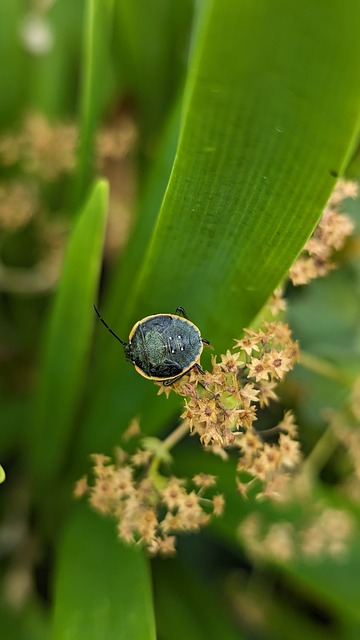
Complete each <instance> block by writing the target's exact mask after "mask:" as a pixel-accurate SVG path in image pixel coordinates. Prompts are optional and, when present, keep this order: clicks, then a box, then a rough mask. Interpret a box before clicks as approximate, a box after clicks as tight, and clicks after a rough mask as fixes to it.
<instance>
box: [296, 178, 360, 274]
mask: <svg viewBox="0 0 360 640" xmlns="http://www.w3.org/2000/svg"><path fill="white" fill-rule="evenodd" d="M357 195H358V184H357V183H356V182H351V181H349V180H339V182H338V183H337V185H336V187H335V189H334V191H333V193H332V194H331V197H330V199H329V201H328V203H327V205H326V207H325V210H324V212H323V215H322V217H321V219H320V221H319V223H318V225H317V227H316V228H315V231H314V233H313V234H312V236H311V237H310V238H309V240H308V241H307V243H306V245H305V247H304V249H303V251H302V252H301V254H300V256H299V258H298V259H297V260H296V262H295V263H294V264H293V266H292V267H291V269H290V272H289V275H290V280H291V281H292V283H293V284H294V285H302V284H307V283H308V282H309V281H310V280H313V279H314V278H318V277H321V276H324V275H325V274H326V273H327V272H328V271H329V270H330V269H333V268H334V266H335V264H334V262H333V254H334V252H335V251H339V250H340V249H341V248H342V247H343V246H344V243H345V241H346V239H347V237H348V236H349V235H350V234H351V233H352V232H353V230H354V224H353V222H352V220H351V219H350V218H349V216H347V215H346V214H344V213H341V211H340V207H341V205H342V202H343V200H345V199H346V198H356V197H357Z"/></svg>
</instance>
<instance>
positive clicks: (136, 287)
mask: <svg viewBox="0 0 360 640" xmlns="http://www.w3.org/2000/svg"><path fill="white" fill-rule="evenodd" d="M359 33H360V5H359V4H358V3H357V2H356V0H344V2H343V3H342V4H341V6H340V5H339V4H338V3H337V2H336V1H335V0H331V1H330V2H327V3H324V2H322V1H320V0H303V2H302V3H297V4H294V5H291V3H288V2H285V0H271V1H270V0H260V1H259V2H257V3H252V2H249V1H248V0H238V1H235V0H202V1H200V2H193V0H172V1H171V2H169V0H132V1H131V2H130V1H129V0H101V1H100V0H77V1H76V2H74V1H73V0H57V1H51V0H47V1H46V0H32V1H30V0H29V2H27V3H24V2H22V1H20V0H2V2H1V6H0V62H1V64H0V85H1V87H2V91H1V100H0V169H1V178H0V242H1V244H0V300H1V307H0V332H1V333H0V335H1V338H0V340H1V341H0V360H1V365H2V366H1V382H0V394H1V402H0V463H1V464H2V466H3V467H4V469H5V472H6V481H5V482H4V483H3V484H2V485H1V486H0V554H1V574H0V589H1V599H0V634H1V637H3V638H6V639H8V638H9V639H10V638H11V639H14V640H18V639H19V640H22V639H24V640H32V639H34V640H37V639H45V638H51V639H56V640H60V639H66V640H70V639H71V640H73V639H74V640H75V639H76V640H77V639H81V638H86V640H92V639H94V640H97V639H98V638H99V639H101V640H104V639H106V640H107V639H109V640H110V639H113V638H114V639H115V638H124V639H126V640H132V639H135V638H136V639H139V640H145V639H146V638H158V640H166V639H168V638H169V639H170V638H171V640H176V639H177V638H184V637H186V638H188V639H189V640H190V639H196V640H202V638H206V639H207V640H208V639H211V638H214V639H215V638H219V637H222V638H224V639H227V638H229V640H230V639H232V638H234V639H235V638H239V639H240V638H255V639H264V640H265V639H269V638H271V639H272V638H274V639H279V638H284V639H286V638H297V637H299V638H300V637H301V638H302V637H303V636H304V634H307V637H308V638H309V640H310V638H314V639H315V638H324V639H331V638H345V639H347V638H349V639H351V638H358V637H359V633H360V613H359V606H358V603H359V599H360V581H359V578H358V576H359V570H360V553H359V545H358V540H359V538H358V533H357V535H356V536H355V537H354V539H353V542H352V543H351V545H350V547H349V551H348V555H347V556H346V557H345V558H344V559H343V561H342V562H340V563H339V562H336V561H335V560H333V559H331V558H325V557H324V558H318V559H316V560H315V561H312V562H310V561H306V560H304V559H302V558H294V559H292V560H291V561H288V562H286V563H284V562H280V561H279V562H276V561H275V560H274V558H273V559H272V560H270V559H269V560H268V561H266V560H264V561H262V562H261V563H258V562H255V561H254V560H253V559H251V558H250V556H249V554H247V553H246V550H245V549H244V548H243V546H242V545H241V543H240V542H239V540H238V539H237V537H236V535H235V533H236V532H235V528H236V526H237V524H238V523H239V521H241V519H242V518H243V517H245V516H246V515H247V514H249V513H251V512H252V511H260V512H261V513H262V514H263V516H264V517H265V518H266V519H267V520H266V521H267V522H269V526H270V524H271V523H273V522H276V521H277V519H278V518H279V514H278V512H277V511H276V509H275V508H272V507H270V506H268V505H263V504H259V503H258V502H256V501H255V500H252V499H249V500H248V501H246V502H245V501H244V500H243V499H242V498H241V496H240V495H236V494H235V492H234V488H233V486H232V476H233V469H232V468H229V466H228V465H226V464H225V463H224V462H222V461H221V460H218V459H214V458H213V457H210V456H209V455H208V454H205V453H204V452H202V451H201V448H200V445H199V444H197V443H196V442H195V441H194V440H191V442H190V443H189V442H185V443H184V444H182V445H181V446H180V447H179V451H178V452H177V451H176V452H174V458H175V461H174V463H175V470H176V472H177V473H178V474H179V475H183V476H189V475H190V474H194V473H198V472H199V471H201V470H204V471H208V472H209V473H215V474H217V475H218V476H219V484H220V486H221V488H222V490H223V491H224V493H225V496H226V499H227V510H226V513H225V516H224V518H223V520H222V521H219V522H218V523H217V524H216V526H215V525H214V526H213V527H211V528H209V530H207V531H205V532H202V533H201V534H199V535H198V536H184V537H183V538H182V539H180V541H179V552H178V555H177V557H176V558H175V559H168V560H163V559H156V560H153V561H151V562H150V561H149V560H148V558H147V557H146V555H145V554H143V553H142V552H141V551H139V550H134V549H132V548H127V547H124V546H123V545H122V544H121V543H120V542H119V541H118V540H117V539H116V532H115V526H114V525H113V523H111V522H106V521H105V520H103V519H101V518H100V516H98V515H96V514H93V513H92V512H91V511H90V508H89V507H88V506H87V505H86V504H83V505H82V504H80V503H78V502H75V501H74V500H73V497H72V489H73V485H74V482H75V481H76V480H77V479H78V478H79V477H80V476H81V475H82V474H83V473H84V472H86V471H87V470H88V468H89V458H88V455H89V454H90V453H91V452H95V451H96V452H105V453H109V452H111V451H112V450H113V448H114V446H116V445H117V444H118V443H119V440H120V436H121V433H122V432H123V431H124V430H125V429H126V428H127V426H128V424H129V422H130V420H131V419H132V418H133V417H134V416H140V418H141V426H142V429H143V430H144V432H145V433H147V434H150V435H158V436H161V435H162V434H164V433H168V431H169V429H171V428H172V427H173V426H174V425H175V424H176V421H177V416H178V415H179V411H180V406H181V404H180V402H179V398H177V397H176V396H175V394H172V395H171V397H170V398H169V400H166V399H165V397H164V396H161V397H158V396H157V388H156V387H155V386H154V385H153V384H152V383H151V382H149V381H147V380H145V379H142V378H141V377H140V376H138V375H137V374H136V372H135V371H134V370H133V368H132V367H131V366H130V365H129V364H128V363H126V362H125V360H124V357H123V353H122V350H121V348H119V345H118V344H117V343H116V342H115V341H112V339H111V338H110V336H109V335H108V333H107V332H106V331H105V330H104V329H103V328H102V327H101V325H100V324H99V325H98V324H95V323H96V322H97V320H96V316H95V314H94V312H93V308H92V305H93V303H94V302H98V304H99V306H100V308H101V312H102V313H103V315H104V317H105V318H106V319H107V321H108V322H109V324H110V325H111V326H112V327H113V329H114V330H115V331H116V332H117V333H118V334H119V335H120V336H121V337H122V338H123V339H124V340H126V338H127V335H128V333H129V330H130V328H131V327H132V325H133V324H134V322H135V321H136V320H138V319H139V318H141V317H144V316H146V315H150V314H152V313H159V312H173V311H174V310H175V308H176V307H177V306H179V305H181V306H183V307H185V309H186V310H187V312H188V314H189V316H190V318H191V319H192V320H193V321H194V322H195V323H196V324H197V325H198V326H199V327H201V331H202V334H203V335H204V336H206V337H207V338H209V339H210V340H211V343H212V344H213V345H214V348H215V353H216V354H220V353H223V352H224V351H225V350H226V349H228V348H231V346H232V345H233V338H235V337H241V335H242V330H243V328H244V327H246V326H250V325H251V323H252V322H254V320H255V318H256V316H257V314H258V313H259V312H260V311H261V309H262V308H263V306H264V305H265V303H266V301H267V300H268V298H269V296H270V295H271V293H272V291H273V290H274V289H275V287H276V286H277V285H278V284H279V283H281V282H282V281H283V280H284V279H285V278H286V274H287V271H288V269H289V267H290V266H291V264H292V263H293V261H294V260H295V258H296V257H297V255H298V253H299V251H300V250H301V248H302V246H303V245H304V243H305V242H306V240H307V238H308V237H309V235H310V234H311V232H312V231H313V229H314V226H315V225H316V223H317V221H318V219H319V217H320V215H321V213H322V210H323V209H324V206H325V204H326V202H327V200H328V198H329V196H330V193H331V191H332V189H333V187H334V185H335V183H336V179H337V178H338V177H339V176H341V175H345V176H348V177H350V178H352V179H357V178H358V177H359V172H360V170H359V154H358V122H359V105H360V85H359V82H358V78H359V71H360V39H359ZM347 210H349V211H350V213H351V215H352V217H353V219H354V221H355V224H356V225H357V230H356V232H355V235H354V238H353V239H352V240H351V242H349V243H348V245H347V246H346V247H345V249H344V250H343V251H342V252H341V255H340V256H338V260H339V264H340V268H339V270H338V271H334V272H331V273H330V274H329V275H328V276H327V277H326V278H324V279H322V280H318V281H315V282H314V283H312V284H310V285H309V286H307V287H304V288H300V289H294V288H291V287H289V288H288V291H287V293H288V296H289V310H288V320H289V323H290V325H291V327H292V328H293V331H294V335H295V337H296V338H297V339H299V340H300V344H301V348H302V349H303V350H304V351H306V352H307V353H308V354H311V355H312V356H314V357H316V362H317V363H319V362H320V363H324V362H325V363H327V364H328V365H331V367H330V368H331V371H332V375H331V377H330V378H329V376H327V375H325V376H324V375H323V373H321V372H320V371H318V372H315V371H310V370H309V368H305V367H304V366H301V365H298V366H297V368H296V370H295V372H294V373H293V374H292V375H291V376H290V377H289V379H288V381H287V382H286V383H285V384H284V385H283V388H282V393H281V397H282V401H281V402H282V405H283V408H285V409H286V408H292V409H294V410H295V411H296V414H297V419H298V422H299V424H300V427H301V430H300V433H301V439H302V446H303V449H304V452H305V454H307V453H309V452H310V451H311V450H312V449H313V447H314V445H315V443H316V442H317V441H318V440H319V438H320V436H321V434H322V433H323V431H324V429H325V427H326V416H325V414H324V409H327V408H329V407H332V408H334V409H336V410H338V411H340V412H341V411H345V409H344V407H346V406H347V404H346V403H347V399H348V395H349V392H350V390H351V386H352V384H353V382H354V381H355V379H356V377H357V376H359V373H360V371H359V369H360V366H359V362H360V360H359V352H360V342H359V337H360V332H359V328H360V313H359V311H360V297H359V287H360V268H359V265H360V260H359V241H358V236H357V235H356V233H358V231H359V205H358V203H356V202H355V203H350V204H349V207H348V209H347ZM204 356H205V354H204ZM203 364H204V366H205V367H207V366H208V365H209V360H206V356H205V357H204V361H203ZM315 368H316V367H315ZM318 368H319V367H318ZM320 369H321V366H320ZM323 370H324V371H325V373H326V371H327V372H328V371H329V368H327V367H326V366H325V367H323ZM281 413H282V409H281V408H279V407H274V408H273V407H272V408H271V410H270V413H269V414H268V415H267V416H264V418H263V421H264V424H269V423H270V424H271V423H272V421H276V420H278V419H279V417H281ZM319 471H321V473H319V478H318V479H317V480H316V483H317V485H316V486H317V488H316V496H317V495H318V494H319V495H321V496H322V499H323V500H325V501H328V504H330V505H332V504H337V505H340V506H341V507H342V508H343V509H345V510H348V511H349V513H351V514H352V516H353V518H354V519H355V521H356V522H358V521H359V507H358V504H357V501H356V499H354V500H349V499H345V498H343V497H341V494H340V493H339V491H338V489H339V487H340V486H341V485H342V483H343V482H344V479H346V478H347V476H348V474H349V473H350V471H349V467H348V466H347V464H346V456H345V454H344V452H343V451H338V450H337V449H335V452H334V454H333V455H329V459H326V460H325V462H324V464H323V466H321V469H320V470H319ZM316 496H315V495H314V500H315V499H316ZM294 511H296V509H294V508H293V507H292V508H289V510H288V512H286V511H285V512H282V513H281V518H283V519H284V518H285V519H288V520H289V521H292V520H294V521H295V520H296V517H297V516H296V514H295V515H294Z"/></svg>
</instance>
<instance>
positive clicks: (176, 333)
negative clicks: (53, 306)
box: [94, 305, 210, 386]
mask: <svg viewBox="0 0 360 640" xmlns="http://www.w3.org/2000/svg"><path fill="white" fill-rule="evenodd" d="M94 309H95V312H96V314H97V316H98V318H99V320H100V321H101V322H102V323H103V325H104V326H105V327H106V328H107V330H108V331H110V333H111V334H112V335H113V336H114V337H115V338H116V339H117V340H118V341H119V342H121V344H122V345H123V347H124V351H125V357H126V359H127V360H129V362H131V363H132V364H133V365H134V367H135V369H136V371H137V372H138V373H140V375H141V376H143V377H144V378H148V379H149V380H158V381H162V382H163V384H164V385H165V386H169V385H171V384H173V383H174V382H177V381H178V380H180V378H181V377H182V376H183V375H184V374H185V373H187V372H188V371H190V369H192V368H193V367H196V369H197V370H198V371H200V373H204V371H203V370H202V368H201V366H200V364H199V360H200V356H201V353H202V350H203V346H204V344H205V345H206V346H210V342H209V341H208V340H205V339H204V338H202V337H201V334H200V331H199V329H198V328H197V327H196V326H195V325H194V324H193V323H192V322H190V320H189V319H188V317H187V315H186V313H185V311H184V309H183V308H182V307H178V308H177V309H176V312H175V314H172V313H158V314H156V315H153V316H147V317H146V318H143V319H142V320H139V321H138V322H136V324H134V326H133V328H132V329H131V331H130V335H129V339H128V342H124V340H121V338H119V336H118V335H116V333H115V332H114V331H113V330H112V329H111V328H110V327H109V325H108V324H107V323H106V322H105V320H104V319H103V318H102V317H101V315H100V313H99V310H98V309H97V307H96V306H95V305H94ZM177 314H181V315H177Z"/></svg>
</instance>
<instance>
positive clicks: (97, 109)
mask: <svg viewBox="0 0 360 640" xmlns="http://www.w3.org/2000/svg"><path fill="white" fill-rule="evenodd" d="M112 11H113V0H105V1H104V0H87V2H86V11H85V20H84V36H83V38H84V42H83V73H82V84H81V92H80V109H79V110H80V133H79V153H78V163H77V171H76V174H75V185H74V192H75V193H74V197H75V204H76V205H79V204H80V203H81V202H82V200H83V198H84V196H85V194H86V193H87V189H88V186H89V184H90V181H91V178H92V175H93V170H94V166H93V165H94V152H95V142H96V140H95V135H96V129H97V126H98V124H99V118H100V114H101V111H102V109H103V108H104V103H105V99H106V98H107V99H108V98H109V93H110V88H111V87H112V83H113V70H112V67H111V64H110V50H109V47H110V40H111V27H112V17H113V15H112Z"/></svg>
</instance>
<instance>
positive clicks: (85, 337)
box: [30, 180, 108, 483]
mask: <svg viewBox="0 0 360 640" xmlns="http://www.w3.org/2000/svg"><path fill="white" fill-rule="evenodd" d="M107 197H108V187H107V184H106V182H105V181H103V180H100V181H99V182H98V183H97V184H96V185H95V187H94V188H93V190H92V193H91V195H90V198H89V200H88V202H87V203H86V205H85V207H84V209H83V211H82V212H81V214H80V217H79V218H78V220H77V222H76V225H75V227H74V230H73V232H72V234H71V237H70V240H69V244H68V248H67V253H66V256H65V261H64V266H63V273H62V276H61V281H60V285H59V290H58V292H57V295H56V298H55V304H54V308H53V310H52V313H51V317H50V324H49V329H48V335H47V336H46V341H45V346H44V357H43V362H42V365H41V371H40V381H39V387H38V391H37V397H36V403H35V421H34V422H35V424H34V428H33V431H32V433H31V435H30V437H31V441H32V446H33V466H34V473H35V475H36V477H37V479H38V480H39V482H40V481H41V482H42V483H43V482H45V481H49V480H50V479H51V478H53V477H54V476H56V474H57V473H58V471H59V468H60V466H61V464H62V462H63V460H64V456H65V453H66V449H67V446H68V444H69V440H70V436H71V430H72V428H73V427H74V418H75V413H76V410H77V408H78V404H79V400H80V395H79V394H80V392H81V390H82V388H83V385H84V382H85V370H86V364H87V357H88V351H89V345H90V336H91V331H92V328H93V324H94V319H95V318H94V311H93V308H92V305H93V302H94V300H95V297H96V289H97V286H98V279H99V274H100V268H101V256H102V247H103V239H104V231H105V222H106V214H107Z"/></svg>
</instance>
